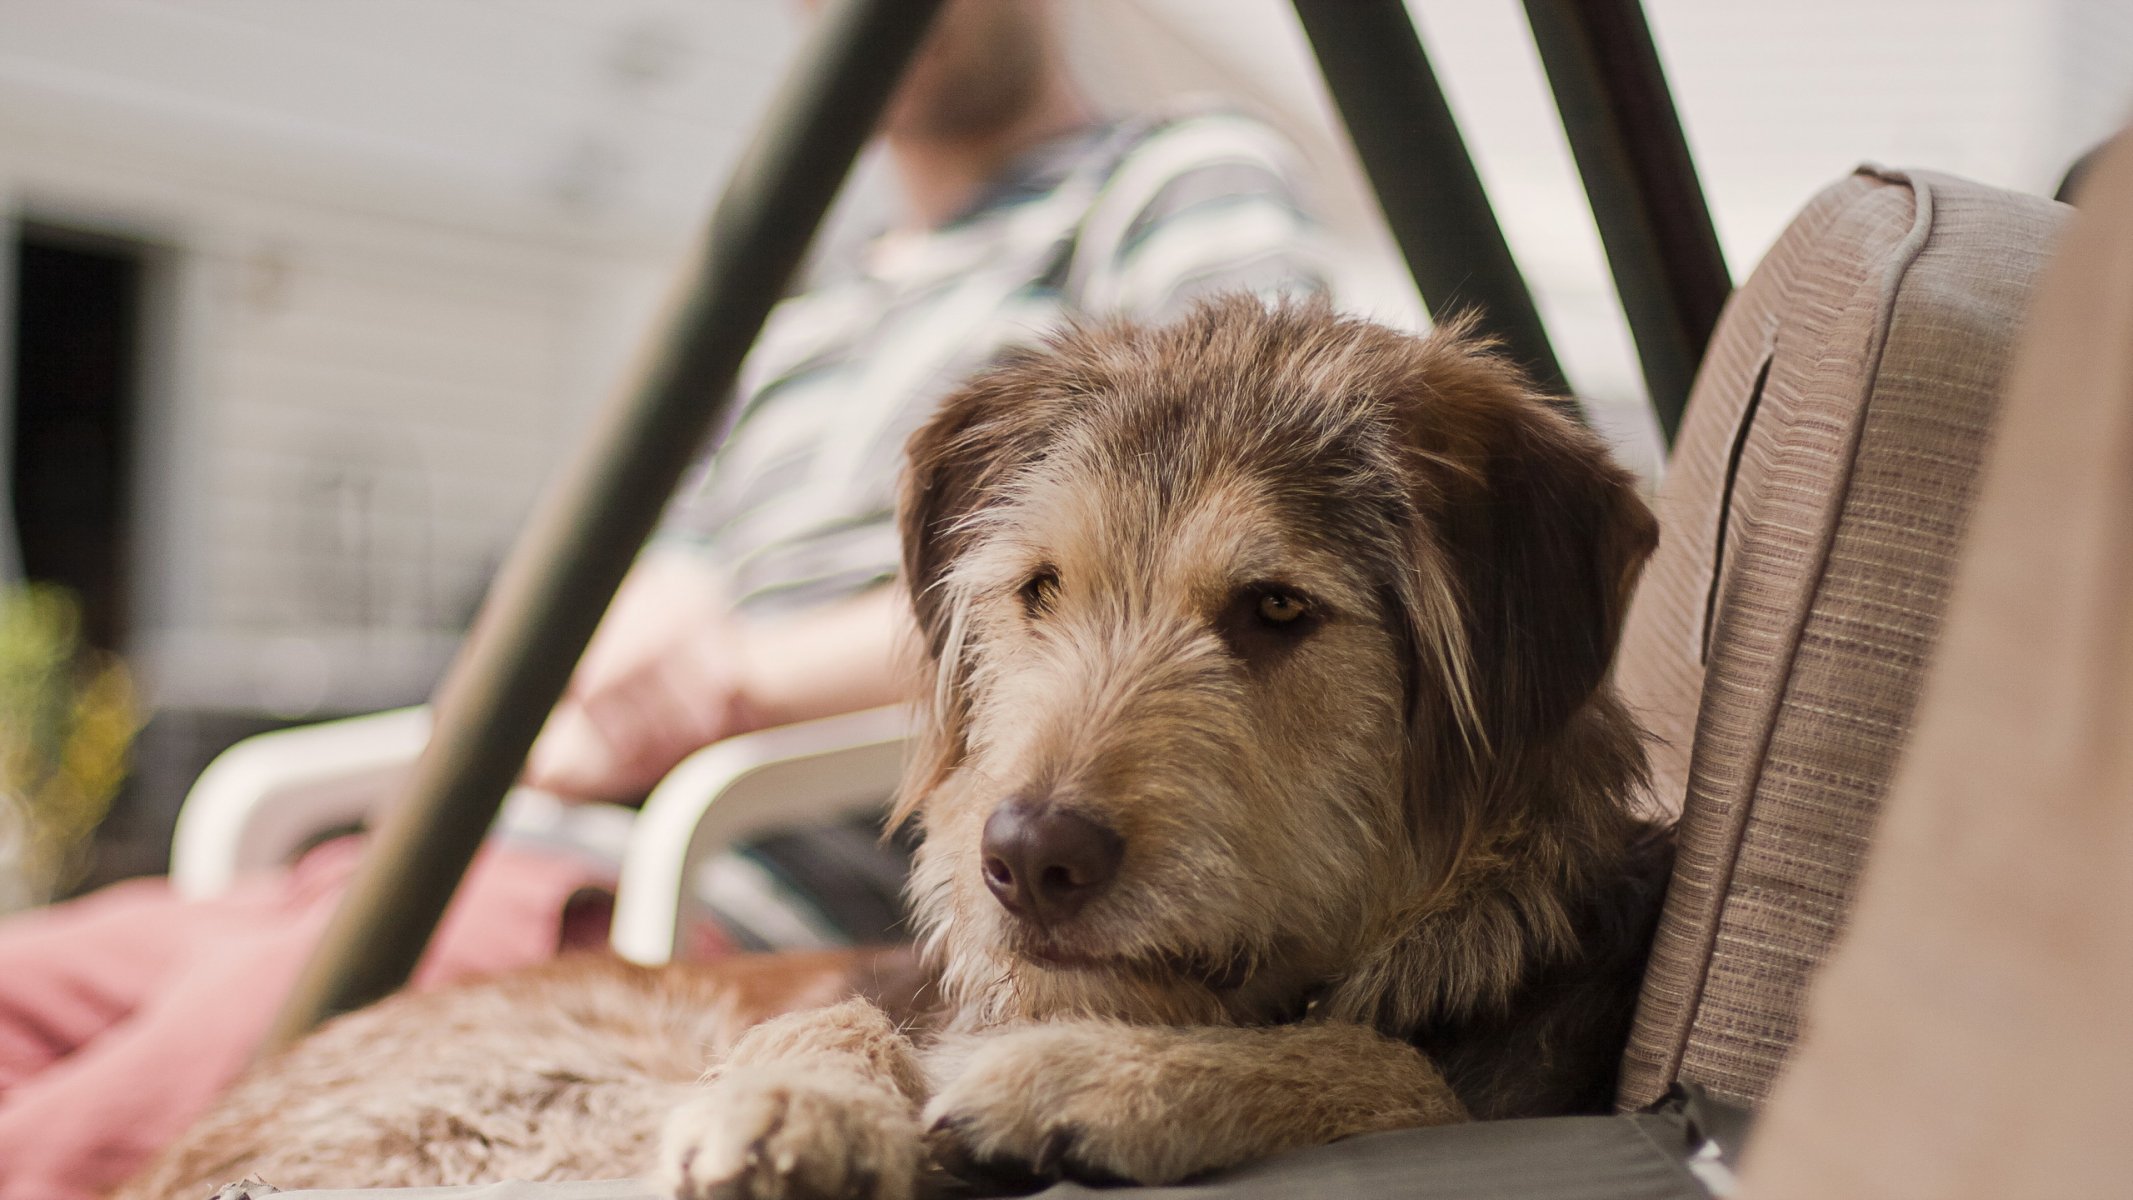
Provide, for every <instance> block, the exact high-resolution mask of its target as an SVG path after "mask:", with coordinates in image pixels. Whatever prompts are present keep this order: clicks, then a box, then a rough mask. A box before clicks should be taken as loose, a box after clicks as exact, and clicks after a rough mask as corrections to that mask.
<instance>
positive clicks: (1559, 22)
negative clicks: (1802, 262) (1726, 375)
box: [1526, 0, 1733, 444]
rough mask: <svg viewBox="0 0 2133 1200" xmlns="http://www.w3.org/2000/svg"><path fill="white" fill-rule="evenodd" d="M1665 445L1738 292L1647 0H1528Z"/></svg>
mask: <svg viewBox="0 0 2133 1200" xmlns="http://www.w3.org/2000/svg"><path fill="white" fill-rule="evenodd" d="M1526 19H1527V21H1528V23H1530V24H1531V25H1532V27H1533V41H1534V44H1535V46H1537V47H1538V48H1539V50H1540V57H1541V64H1542V66H1544V67H1545V68H1546V69H1547V73H1548V83H1549V86H1550V87H1551V88H1553V89H1554V91H1555V105H1556V108H1557V109H1558V110H1559V111H1560V112H1561V113H1562V117H1563V131H1564V132H1565V133H1566V134H1568V135H1569V138H1570V150H1571V153H1572V154H1573V155H1575V156H1576V158H1577V164H1578V174H1579V175H1581V176H1582V177H1583V178H1584V181H1585V195H1586V197H1587V198H1588V199H1589V200H1590V201H1591V203H1592V215H1593V220H1594V221H1595V223H1597V224H1598V225H1599V228H1600V241H1601V243H1602V245H1604V246H1605V247H1606V250H1607V263H1608V266H1609V268H1610V269H1611V270H1612V271H1613V272H1614V277H1615V290H1616V291H1617V292H1619V293H1620V294H1621V297H1622V311H1623V314H1624V315H1625V316H1627V317H1628V319H1629V329H1630V334H1631V336H1632V337H1634V338H1635V339H1636V343H1637V357H1638V360H1639V361H1640V363H1641V364H1642V365H1643V368H1644V383H1645V386H1646V387H1647V388H1648V389H1650V391H1651V397H1652V409H1653V411H1654V412H1656V413H1657V414H1658V417H1659V426H1660V428H1661V429H1662V430H1663V431H1664V432H1665V434H1666V440H1667V442H1668V444H1672V442H1673V440H1674V431H1675V430H1676V429H1677V428H1679V427H1680V425H1681V410H1682V409H1683V408H1684V407H1685V406H1686V405H1687V403H1688V397H1689V387H1690V384H1691V383H1692V382H1694V380H1695V377H1696V367H1697V364H1698V363H1700V362H1702V361H1703V352H1704V347H1705V346H1706V345H1707V344H1709V342H1710V340H1711V331H1712V330H1713V329H1714V328H1716V327H1717V325H1718V312H1719V309H1720V308H1722V307H1723V306H1724V305H1725V302H1726V296H1727V295H1728V294H1729V293H1730V292H1731V291H1732V290H1733V280H1732V276H1731V275H1730V274H1728V273H1727V270H1726V260H1725V255H1724V253H1723V252H1722V251H1721V250H1720V249H1719V245H1718V232H1717V230H1716V229H1714V228H1713V227H1712V224H1711V210H1710V208H1709V206H1708V205H1707V204H1705V202H1704V195H1703V187H1702V185H1701V184H1699V183H1698V182H1697V179H1696V163H1695V161H1694V160H1693V159H1692V158H1690V156H1689V143H1688V139H1687V138H1686V137H1685V136H1683V134H1682V132H1681V119H1680V116H1679V115H1678V114H1677V113H1676V112H1675V109H1674V99H1673V95H1672V93H1670V92H1669V91H1668V90H1667V85H1666V72H1665V70H1664V68H1662V67H1661V66H1660V63H1659V51H1658V49H1657V47H1655V46H1654V45H1653V44H1652V31H1651V26H1650V25H1649V24H1647V23H1646V22H1645V19H1644V7H1643V5H1641V4H1640V3H1638V0H1526Z"/></svg>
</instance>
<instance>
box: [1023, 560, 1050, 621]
mask: <svg viewBox="0 0 2133 1200" xmlns="http://www.w3.org/2000/svg"><path fill="white" fill-rule="evenodd" d="M1058 595H1059V572H1057V571H1054V570H1053V569H1052V568H1050V567H1039V568H1038V569H1037V570H1036V571H1034V572H1032V573H1031V575H1030V577H1029V579H1028V581H1027V582H1025V583H1024V584H1023V585H1022V611H1023V612H1025V613H1028V614H1029V615H1030V616H1033V617H1034V616H1039V615H1041V614H1043V613H1044V612H1046V611H1048V610H1049V609H1050V608H1051V607H1052V600H1053V599H1054V598H1055V597H1057V596H1058Z"/></svg>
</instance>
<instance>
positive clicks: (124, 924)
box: [0, 839, 595, 1200]
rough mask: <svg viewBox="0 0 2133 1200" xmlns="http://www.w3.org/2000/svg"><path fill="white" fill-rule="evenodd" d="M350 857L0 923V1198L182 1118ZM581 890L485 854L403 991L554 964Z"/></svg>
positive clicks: (299, 956)
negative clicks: (225, 888) (207, 896)
mask: <svg viewBox="0 0 2133 1200" xmlns="http://www.w3.org/2000/svg"><path fill="white" fill-rule="evenodd" d="M360 849H361V847H360V845H359V844H358V843H357V841H356V840H355V839H344V840H342V841H339V842H334V843H329V844H327V845H325V846H321V847H319V848H318V849H317V850H314V851H313V852H312V853H311V854H309V855H307V856H306V857H305V858H304V859H303V861H302V862H300V863H299V864H297V866H296V867H295V868H294V869H293V870H290V871H288V872H285V873H283V874H280V875H276V876H270V877H263V878H259V879H255V880H252V881H249V882H247V883H245V884H243V885H241V886H239V887H238V888H236V889H235V890H234V891H232V892H231V893H229V894H227V895H225V896H222V897H218V898H216V899H214V900H210V901H205V902H187V901H183V900H180V899H178V898H177V896H175V895H174V894H173V893H172V892H171V890H170V887H169V885H168V884H167V883H166V882H164V881H163V880H160V879H141V880H134V881H131V882H127V883H121V884H117V885H115V886H113V887H110V888H106V889H105V890H103V891H100V892H97V893H95V894H94V895H90V896H85V897H83V898H81V899H79V900H75V901H71V902H68V903H65V904H60V905H56V906H54V907H52V908H49V909H43V910H39V911H34V912H30V913H26V914H22V915H20V916H16V917H13V918H10V919H8V920H7V921H5V922H0V1200H88V1198H89V1197H93V1196H96V1195H99V1194H101V1193H102V1192H104V1191H105V1190H107V1189H109V1188H110V1187H112V1186H113V1185H115V1184H117V1183H118V1182H120V1181H121V1180H123V1179H124V1178H125V1177H126V1176H127V1175H129V1174H130V1173H132V1172H133V1171H134V1170H135V1169H137V1168H138V1167H139V1166H140V1165H141V1163H142V1162H143V1161H144V1160H145V1159H146V1158H147V1157H148V1156H149V1155H150V1154H152V1153H154V1151H155V1150H156V1149H157V1148H158V1147H160V1146H161V1145H163V1144H164V1143H165V1142H166V1141H168V1140H169V1139H170V1138H172V1137H173V1136H175V1135H176V1134H177V1133H178V1132H179V1131H180V1130H182V1129H184V1128H185V1126H186V1125H187V1124H188V1123H189V1122H191V1121H192V1120H193V1118H195V1117H196V1116H198V1115H199V1114H200V1112H201V1111H202V1110H203V1109H204V1108H205V1107H206V1106H207V1105H208V1103H209V1102H210V1101H211V1100H213V1099H214V1097H215V1096H216V1095H217V1094H218V1093H220V1092H221V1090H222V1089H223V1088H224V1087H226V1086H228V1084H229V1083H230V1081H231V1080H232V1079H234V1078H235V1077H236V1075H237V1073H238V1072H239V1071H240V1070H242V1069H243V1067H244V1065H245V1063H246V1061H247V1060H248V1059H249V1058H250V1056H251V1054H252V1051H253V1049H254V1047H255V1046H257V1044H258V1042H259V1040H260V1038H261V1037H262V1036H263V1035H264V1033H265V1031H266V1027H267V1024H268V1023H269V1021H270V1020H271V1019H272V1017H273V1015H274V1010H275V1008H276V1006H277V1005H278V1004H279V1002H280V1000H281V998H282V996H283V994H284V993H285V992H286V991H287V990H288V988H289V986H290V984H291V983H292V982H293V981H294V979H295V977H296V973H297V971H298V970H299V969H300V968H301V967H302V965H303V962H304V959H305V956H306V955H307V954H308V953H309V952H310V950H311V947H312V945H313V943H314V942H316V941H317V939H318V937H319V934H320V932H321V930H322V929H323V928H324V926H325V923H326V920H327V918H328V917H330V916H331V915H332V913H333V908H334V904H335V902H336V901H338V900H339V898H340V895H341V891H342V889H343V887H344V886H345V885H346V883H347V881H348V878H349V875H350V873H351V871H352V870H353V868H354V866H355V862H356V858H357V855H358V853H359V852H360ZM594 882H595V881H594V880H593V879H592V878H591V877H590V876H589V871H588V868H586V867H585V866H584V865H582V864H581V863H579V862H578V861H576V860H574V859H571V858H567V857H564V856H561V855H554V854H547V853H541V852H536V851H532V850H526V849H521V848H516V847H504V846H493V845H492V846H490V847H488V848H486V849H484V850H483V851H482V853H481V855H480V857H479V858H477V859H476V860H475V864H474V867H473V870H472V871H471V872H470V873H469V875H468V876H467V880H466V882H465V884H464V885H462V886H461V888H460V891H459V894H458V896H457V898H455V899H454V901H453V902H452V907H451V909H450V911H449V912H448V913H447V914H446V916H445V919H444V924H443V926H442V927H441V928H440V929H439V931H438V934H437V937H436V938H435V940H433V941H432V942H431V944H430V948H429V953H428V954H427V955H426V956H425V957H424V958H423V961H422V966H421V968H420V969H419V970H418V971H417V973H416V976H415V986H417V987H429V986H435V985H437V984H439V983H445V982H449V981H451V980H455V979H461V978H465V977H467V976H470V975H477V974H485V973H488V972H493V971H499V970H504V969H506V968H510V967H518V966H524V965H528V964H531V963H536V962H543V961H546V960H548V959H550V958H553V957H554V956H555V954H556V952H557V950H558V949H559V947H560V944H561V942H562V941H563V935H562V930H563V917H564V914H565V910H566V907H567V906H568V905H569V902H570V899H571V897H572V896H573V895H575V894H577V893H578V892H580V891H581V890H582V889H584V888H586V887H588V886H591V885H593V884H594Z"/></svg>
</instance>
